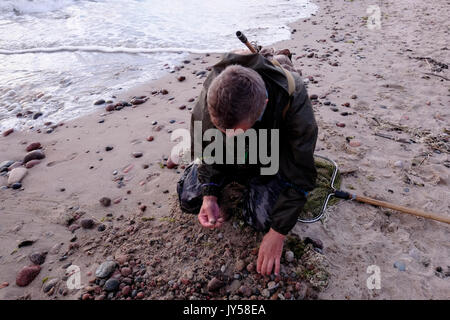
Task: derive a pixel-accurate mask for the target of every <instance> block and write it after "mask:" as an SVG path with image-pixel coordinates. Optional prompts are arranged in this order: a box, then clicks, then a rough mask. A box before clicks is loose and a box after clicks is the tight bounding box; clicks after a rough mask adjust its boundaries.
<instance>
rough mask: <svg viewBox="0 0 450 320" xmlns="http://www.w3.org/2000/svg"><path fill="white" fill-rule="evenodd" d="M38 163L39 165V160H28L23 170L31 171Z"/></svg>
mask: <svg viewBox="0 0 450 320" xmlns="http://www.w3.org/2000/svg"><path fill="white" fill-rule="evenodd" d="M39 163H41V160H30V161H28V162H27V163H26V165H25V168H27V169H31V168H33V167H34V166H36V165H38V164H39Z"/></svg>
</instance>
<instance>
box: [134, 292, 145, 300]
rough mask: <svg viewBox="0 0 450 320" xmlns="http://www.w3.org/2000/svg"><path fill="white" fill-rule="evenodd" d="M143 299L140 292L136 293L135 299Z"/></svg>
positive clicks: (142, 294)
mask: <svg viewBox="0 0 450 320" xmlns="http://www.w3.org/2000/svg"><path fill="white" fill-rule="evenodd" d="M144 297H145V295H144V293H143V292H142V291H140V292H138V293H137V295H136V298H138V299H144Z"/></svg>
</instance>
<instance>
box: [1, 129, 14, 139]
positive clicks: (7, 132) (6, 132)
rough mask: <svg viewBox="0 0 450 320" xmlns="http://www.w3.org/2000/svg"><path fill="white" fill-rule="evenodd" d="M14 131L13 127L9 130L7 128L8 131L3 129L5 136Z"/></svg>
mask: <svg viewBox="0 0 450 320" xmlns="http://www.w3.org/2000/svg"><path fill="white" fill-rule="evenodd" d="M13 132H14V129H13V128H11V129H8V130H6V131H3V136H4V137H7V136H9V135H10V134H11V133H13Z"/></svg>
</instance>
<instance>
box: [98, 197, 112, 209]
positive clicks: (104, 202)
mask: <svg viewBox="0 0 450 320" xmlns="http://www.w3.org/2000/svg"><path fill="white" fill-rule="evenodd" d="M100 203H101V204H102V206H104V207H109V206H110V205H111V199H110V198H107V197H103V198H101V199H100Z"/></svg>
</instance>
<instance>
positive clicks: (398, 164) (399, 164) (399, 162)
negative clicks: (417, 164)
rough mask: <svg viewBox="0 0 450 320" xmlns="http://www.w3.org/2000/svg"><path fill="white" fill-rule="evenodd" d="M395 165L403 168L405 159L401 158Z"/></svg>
mask: <svg viewBox="0 0 450 320" xmlns="http://www.w3.org/2000/svg"><path fill="white" fill-rule="evenodd" d="M394 167H396V168H400V169H403V161H401V160H399V161H395V163H394Z"/></svg>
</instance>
